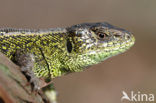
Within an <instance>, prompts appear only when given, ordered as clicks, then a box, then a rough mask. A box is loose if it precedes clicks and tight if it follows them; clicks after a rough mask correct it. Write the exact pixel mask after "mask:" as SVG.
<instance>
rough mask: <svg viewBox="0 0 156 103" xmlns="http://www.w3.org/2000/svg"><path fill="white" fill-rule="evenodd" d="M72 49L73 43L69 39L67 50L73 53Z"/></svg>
mask: <svg viewBox="0 0 156 103" xmlns="http://www.w3.org/2000/svg"><path fill="white" fill-rule="evenodd" d="M72 49H73V47H72V43H71V42H70V41H69V40H67V51H68V52H69V53H71V51H72Z"/></svg>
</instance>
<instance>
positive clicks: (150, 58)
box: [0, 0, 156, 103]
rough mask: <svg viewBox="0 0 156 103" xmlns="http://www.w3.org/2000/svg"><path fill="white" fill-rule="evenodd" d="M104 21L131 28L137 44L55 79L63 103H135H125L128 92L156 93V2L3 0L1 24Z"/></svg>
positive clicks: (30, 25)
mask: <svg viewBox="0 0 156 103" xmlns="http://www.w3.org/2000/svg"><path fill="white" fill-rule="evenodd" d="M103 21H107V22H109V23H111V24H113V25H116V26H118V27H121V28H124V29H126V30H129V31H131V32H132V33H133V34H134V36H135V37H136V44H135V45H134V46H133V47H132V48H131V49H130V50H129V51H127V52H126V53H124V54H121V55H118V56H115V57H113V58H110V59H108V60H106V61H105V62H103V63H101V64H98V65H95V66H93V67H91V68H90V69H87V70H86V71H85V72H81V73H73V74H69V75H66V76H63V77H60V78H56V79H54V83H55V87H56V89H57V91H58V93H59V97H58V101H59V103H129V102H128V101H126V100H125V101H123V102H121V97H122V91H125V92H127V93H128V94H129V95H130V92H131V91H134V92H136V93H137V92H138V91H140V92H141V93H144V94H154V95H155V96H156V0H0V27H13V28H31V29H38V28H53V27H66V26H71V25H73V24H79V23H84V22H103ZM155 102H156V99H155ZM142 103H143V102H142ZM145 103H147V102H145ZM153 103H154V102H153Z"/></svg>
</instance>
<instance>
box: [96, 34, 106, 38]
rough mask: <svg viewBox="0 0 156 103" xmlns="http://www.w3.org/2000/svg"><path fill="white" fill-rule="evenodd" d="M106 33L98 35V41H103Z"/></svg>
mask: <svg viewBox="0 0 156 103" xmlns="http://www.w3.org/2000/svg"><path fill="white" fill-rule="evenodd" d="M106 35H107V34H106V33H98V36H99V38H100V39H104V38H105V37H106Z"/></svg>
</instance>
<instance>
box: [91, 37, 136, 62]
mask: <svg viewBox="0 0 156 103" xmlns="http://www.w3.org/2000/svg"><path fill="white" fill-rule="evenodd" d="M134 43H135V38H134V36H133V35H131V36H130V37H128V38H127V39H125V40H121V41H118V42H117V43H115V42H114V43H113V44H112V42H111V43H110V44H111V45H110V44H109V43H108V44H107V46H106V44H104V45H105V47H104V48H103V50H100V51H96V52H92V53H91V54H90V58H91V59H92V60H94V61H96V62H97V63H98V62H102V61H104V60H105V59H107V58H109V57H112V56H115V55H117V54H120V53H123V52H125V51H126V50H127V49H129V48H130V47H132V46H133V45H134Z"/></svg>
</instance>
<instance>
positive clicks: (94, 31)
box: [0, 22, 135, 78]
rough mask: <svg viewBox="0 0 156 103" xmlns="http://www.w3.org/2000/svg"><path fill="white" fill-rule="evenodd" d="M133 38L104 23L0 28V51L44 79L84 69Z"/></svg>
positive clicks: (124, 48) (131, 41)
mask: <svg viewBox="0 0 156 103" xmlns="http://www.w3.org/2000/svg"><path fill="white" fill-rule="evenodd" d="M134 41H135V39H134V36H133V35H132V34H131V33H130V32H128V31H126V30H124V29H120V28H117V27H115V26H112V25H110V24H108V23H105V22H104V23H84V24H78V25H74V26H71V27H67V28H55V29H48V30H27V29H26V30H24V29H3V28H2V29H0V52H2V53H4V54H5V55H6V56H7V57H8V58H10V59H11V60H12V61H14V62H15V63H16V64H18V65H19V66H21V67H23V68H24V69H28V68H29V69H31V70H32V74H34V75H35V76H36V77H44V78H55V77H58V76H61V75H64V74H67V73H70V72H79V71H83V70H84V68H86V67H88V66H91V65H94V64H98V63H100V62H102V61H104V60H105V59H107V58H109V57H112V56H114V55H117V54H119V53H122V52H124V51H126V50H127V49H129V48H130V47H131V46H132V45H133V44H134Z"/></svg>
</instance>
